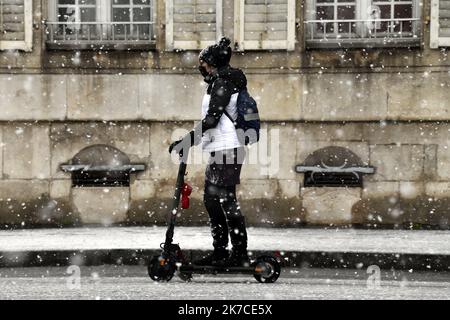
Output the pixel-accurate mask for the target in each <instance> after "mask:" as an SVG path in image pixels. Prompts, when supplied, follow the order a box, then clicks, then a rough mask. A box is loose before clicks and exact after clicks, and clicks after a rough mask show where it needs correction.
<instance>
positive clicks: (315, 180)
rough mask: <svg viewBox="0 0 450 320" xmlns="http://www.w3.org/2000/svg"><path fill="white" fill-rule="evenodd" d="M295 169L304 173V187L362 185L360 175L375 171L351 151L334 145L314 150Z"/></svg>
mask: <svg viewBox="0 0 450 320" xmlns="http://www.w3.org/2000/svg"><path fill="white" fill-rule="evenodd" d="M295 170H296V172H298V173H304V174H305V178H304V186H305V187H362V186H363V185H362V175H363V174H373V173H374V172H375V169H374V168H373V167H370V166H364V165H363V162H362V161H361V159H360V158H359V157H358V156H357V155H356V154H354V153H353V152H352V151H350V150H348V149H347V148H343V147H336V146H329V147H325V148H322V149H319V150H316V151H314V152H313V153H311V154H310V155H309V156H308V157H307V158H306V160H305V161H304V162H303V163H302V164H299V165H297V166H296V167H295Z"/></svg>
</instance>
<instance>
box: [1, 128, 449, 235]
mask: <svg viewBox="0 0 450 320" xmlns="http://www.w3.org/2000/svg"><path fill="white" fill-rule="evenodd" d="M192 125H193V122H183V123H181V124H177V123H175V122H168V123H163V122H70V123H63V122H39V123H29V122H13V123H3V124H2V125H1V131H0V136H1V143H2V146H3V148H2V152H3V156H2V157H1V159H2V164H1V167H2V179H1V180H0V223H1V224H3V225H5V224H6V225H10V224H21V223H24V224H25V225H26V226H27V225H30V224H32V225H37V224H39V225H41V224H43V225H79V224H85V223H95V222H97V223H129V224H155V223H156V224H163V223H164V221H165V217H166V214H167V213H168V212H169V210H170V209H169V206H170V204H171V197H172V193H173V186H174V184H175V179H176V170H177V165H176V162H172V161H171V159H170V156H169V154H168V152H167V151H166V149H167V146H168V144H169V141H171V139H173V138H174V137H176V135H177V133H176V131H175V133H174V130H175V129H178V132H181V131H180V129H179V128H180V126H181V127H182V128H184V129H189V128H190V127H192ZM263 129H264V130H267V131H268V132H269V133H271V132H275V133H277V135H278V136H279V142H280V144H279V145H274V144H270V142H269V144H270V146H269V151H268V154H269V156H270V157H271V158H272V161H274V162H276V166H274V167H273V168H272V170H269V171H268V172H262V171H260V170H258V165H255V164H249V165H245V166H244V169H243V173H242V185H241V186H239V188H238V192H239V198H240V200H241V205H242V209H243V211H244V212H245V214H246V216H247V219H248V221H249V224H251V225H266V226H273V225H276V226H279V225H289V226H295V225H299V224H304V223H307V224H326V225H328V224H352V223H353V224H370V225H377V226H393V225H400V226H409V225H410V224H413V225H419V224H424V225H433V226H435V227H442V228H447V227H448V219H449V218H450V212H449V210H448V208H449V206H448V205H449V197H450V194H449V192H448V190H450V189H449V184H450V175H449V172H450V170H449V168H448V166H449V163H450V162H449V157H450V150H449V144H450V140H449V138H448V137H449V131H450V125H449V124H448V123H437V122H430V123H421V124H418V123H410V124H406V123H394V122H381V123H376V122H373V123H368V122H351V123H345V124H343V123H338V124H336V123H329V124H327V123H305V122H301V123H294V122H289V123H288V122H276V121H275V122H270V123H267V124H266V125H265V126H264V128H263ZM277 135H271V136H272V137H273V136H277ZM94 144H108V145H111V146H114V147H116V148H118V149H120V150H121V151H123V152H124V153H126V154H127V155H128V156H129V157H130V160H131V161H132V162H138V163H145V164H146V165H147V170H146V171H144V172H142V173H139V174H137V175H135V176H133V177H132V180H131V186H130V187H129V188H124V187H121V188H114V187H108V188H91V189H89V188H84V190H79V189H77V188H73V187H72V186H71V177H70V174H67V173H63V172H62V171H61V170H60V169H59V165H60V164H62V163H66V162H67V161H69V160H70V159H71V158H72V157H73V156H74V155H75V154H76V153H77V152H79V151H80V150H81V149H83V148H84V147H86V146H89V145H94ZM327 146H339V147H344V148H347V149H349V150H350V151H352V152H354V153H355V154H356V155H357V156H358V157H359V158H360V159H361V160H362V161H363V163H364V164H370V165H372V166H374V167H375V168H376V173H375V174H374V175H365V176H364V178H363V188H337V187H324V188H310V187H304V181H303V174H299V173H295V172H294V166H295V165H296V164H300V163H302V162H303V161H304V160H305V158H306V157H307V156H308V155H309V154H310V153H312V152H313V151H315V150H318V149H321V148H324V147H327ZM258 147H259V146H258ZM258 147H252V149H250V151H249V154H250V153H251V152H255V150H257V149H258ZM200 158H202V153H201V150H199V149H198V148H197V149H195V150H194V153H193V154H192V155H191V159H192V161H194V159H196V160H195V163H196V164H192V165H189V167H188V176H187V180H188V181H189V182H190V183H191V184H192V185H193V187H194V193H193V197H192V202H193V205H192V208H191V209H190V210H187V211H185V212H183V214H182V216H181V218H180V222H181V223H182V224H185V225H188V224H201V223H206V222H207V215H206V213H205V212H204V208H203V206H202V188H203V170H204V163H203V164H202V163H198V159H200ZM275 158H278V159H277V161H275V160H274V159H275ZM96 208H97V209H98V210H97V211H98V212H97V211H96ZM93 211H96V212H93ZM90 212H91V213H90Z"/></svg>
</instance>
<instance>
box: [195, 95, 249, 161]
mask: <svg viewBox="0 0 450 320" xmlns="http://www.w3.org/2000/svg"><path fill="white" fill-rule="evenodd" d="M238 96H239V93H234V94H233V95H231V99H230V103H229V104H228V106H226V108H225V110H226V111H227V112H228V114H229V115H230V116H231V117H232V118H233V119H237V108H236V103H237V98H238ZM210 100H211V95H209V94H207V93H205V95H204V96H203V101H202V118H203V119H204V118H205V116H206V114H207V112H208V108H209V102H210ZM241 146H242V144H241V143H239V139H238V136H237V133H236V128H235V126H234V124H233V122H232V121H231V120H230V118H228V116H227V115H226V114H225V113H224V114H223V115H222V117H221V118H220V120H219V123H218V124H217V126H216V127H215V128H213V129H210V130H208V131H206V132H205V133H204V134H203V137H202V147H203V151H206V152H213V151H220V150H227V149H234V148H238V147H241Z"/></svg>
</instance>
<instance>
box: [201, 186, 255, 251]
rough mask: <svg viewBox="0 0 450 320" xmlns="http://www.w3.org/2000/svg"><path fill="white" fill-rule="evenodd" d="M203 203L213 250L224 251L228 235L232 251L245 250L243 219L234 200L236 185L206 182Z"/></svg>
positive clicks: (245, 234)
mask: <svg viewBox="0 0 450 320" xmlns="http://www.w3.org/2000/svg"><path fill="white" fill-rule="evenodd" d="M203 201H204V203H205V207H206V210H207V211H208V215H209V220H210V224H211V234H212V236H213V239H214V241H213V246H214V249H215V250H223V249H225V248H226V247H227V246H228V234H230V239H231V244H232V246H233V250H236V251H244V250H247V231H246V228H245V217H244V216H243V215H242V212H241V209H240V207H239V203H238V201H237V199H236V185H232V186H218V185H216V184H213V183H211V182H209V181H206V182H205V193H204V198H203Z"/></svg>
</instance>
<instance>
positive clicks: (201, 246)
mask: <svg viewBox="0 0 450 320" xmlns="http://www.w3.org/2000/svg"><path fill="white" fill-rule="evenodd" d="M165 230H166V228H165V227H110V228H102V227H99V228H77V229H36V230H16V231H0V266H12V265H14V266H33V265H54V264H64V263H66V264H67V263H69V262H70V260H71V259H72V258H73V257H74V256H80V255H81V256H82V257H83V258H82V259H83V261H84V263H87V264H89V263H94V264H101V263H109V262H111V263H116V262H120V263H132V264H136V263H145V262H143V259H144V260H145V259H146V257H147V256H148V255H152V254H155V253H157V252H159V250H160V249H159V245H160V243H161V242H163V241H164V236H165ZM248 237H249V250H250V251H252V252H253V253H254V255H258V254H262V253H271V254H275V255H277V256H279V257H280V258H281V259H282V260H284V261H285V262H286V265H305V263H306V264H309V265H311V264H313V265H317V264H319V265H322V266H328V267H330V266H331V267H333V266H337V267H355V266H354V265H361V264H363V265H366V264H377V265H382V266H383V267H389V266H395V267H396V268H416V269H417V268H419V269H421V268H423V269H432V268H434V269H439V270H443V269H444V270H450V269H449V266H450V232H449V231H428V230H427V231H423V230H411V231H410V230H360V229H357V230H355V229H331V230H325V229H305V228H295V229H293V228H289V229H280V228H249V229H248ZM174 242H175V243H180V246H181V248H182V249H183V251H184V252H185V253H186V254H187V255H188V256H190V257H191V258H193V257H194V256H195V255H198V254H199V253H201V251H208V250H211V246H212V239H211V235H210V230H209V228H208V227H177V228H176V229H175V238H174ZM117 260H120V261H117Z"/></svg>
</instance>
